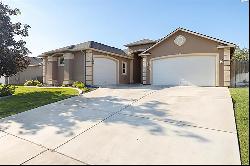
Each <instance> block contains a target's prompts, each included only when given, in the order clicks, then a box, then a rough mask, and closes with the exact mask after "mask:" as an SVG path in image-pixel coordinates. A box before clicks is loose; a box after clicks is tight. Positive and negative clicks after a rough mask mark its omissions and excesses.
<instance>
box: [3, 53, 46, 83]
mask: <svg viewBox="0 0 250 166" xmlns="http://www.w3.org/2000/svg"><path fill="white" fill-rule="evenodd" d="M28 58H29V60H30V64H29V66H28V67H27V69H25V70H24V71H23V72H18V73H17V74H16V75H14V76H11V77H6V78H5V79H6V82H7V83H8V84H15V85H20V84H24V83H25V82H26V80H39V81H41V82H42V81H43V79H42V78H43V67H42V59H41V58H37V57H28Z"/></svg>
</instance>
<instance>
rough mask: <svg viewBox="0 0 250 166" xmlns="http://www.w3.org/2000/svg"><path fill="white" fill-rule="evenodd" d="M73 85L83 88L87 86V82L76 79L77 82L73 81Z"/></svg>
mask: <svg viewBox="0 0 250 166" xmlns="http://www.w3.org/2000/svg"><path fill="white" fill-rule="evenodd" d="M72 86H73V87H76V88H79V89H83V88H84V87H85V84H84V83H83V82H80V81H76V82H74V83H73V85H72Z"/></svg>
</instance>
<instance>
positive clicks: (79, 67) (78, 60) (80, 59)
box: [73, 51, 85, 82]
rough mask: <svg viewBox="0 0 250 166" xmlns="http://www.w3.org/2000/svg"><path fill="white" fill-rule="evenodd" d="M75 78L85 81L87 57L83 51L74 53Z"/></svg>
mask: <svg viewBox="0 0 250 166" xmlns="http://www.w3.org/2000/svg"><path fill="white" fill-rule="evenodd" d="M74 55H75V56H74V65H73V79H74V80H75V81H82V82H85V58H84V55H83V53H82V52H80V51H79V52H75V53H74Z"/></svg>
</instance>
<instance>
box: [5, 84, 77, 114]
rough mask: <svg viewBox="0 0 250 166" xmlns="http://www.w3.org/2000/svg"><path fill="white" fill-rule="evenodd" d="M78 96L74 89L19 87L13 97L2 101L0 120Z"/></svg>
mask: <svg viewBox="0 0 250 166" xmlns="http://www.w3.org/2000/svg"><path fill="white" fill-rule="evenodd" d="M76 95H78V91H77V90H75V89H72V88H35V87H32V88H31V87H23V86H17V87H16V91H15V94H14V95H13V96H10V97H7V98H3V99H0V118H4V117H7V116H10V115H14V114H17V113H20V112H23V111H27V110H29V109H32V108H36V107H39V106H42V105H46V104H49V103H53V102H56V101H59V100H62V99H66V98H69V97H72V96H76Z"/></svg>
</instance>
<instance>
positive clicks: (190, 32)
mask: <svg viewBox="0 0 250 166" xmlns="http://www.w3.org/2000/svg"><path fill="white" fill-rule="evenodd" d="M179 31H182V32H186V33H189V34H192V35H195V36H199V37H202V38H205V39H208V40H211V41H215V42H217V43H218V44H223V45H224V46H228V47H235V46H236V45H235V44H233V43H230V42H227V41H224V40H220V39H217V38H213V37H210V36H207V35H204V34H201V33H198V32H194V31H190V30H187V29H184V28H177V29H176V30H174V31H173V32H171V33H170V34H168V35H167V36H165V37H163V38H161V39H159V40H158V42H157V43H156V44H154V45H153V46H152V47H150V48H148V49H147V50H145V51H144V52H142V53H141V55H147V54H148V53H147V52H148V51H149V50H151V49H153V48H155V47H156V46H158V45H159V44H160V43H162V42H163V41H165V40H167V39H168V38H169V37H171V36H172V35H174V34H175V33H177V32H179Z"/></svg>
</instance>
